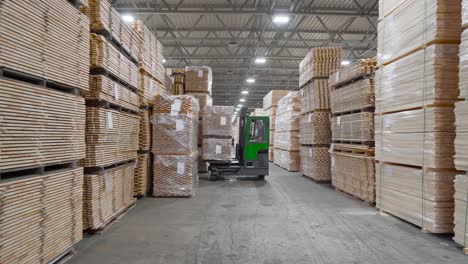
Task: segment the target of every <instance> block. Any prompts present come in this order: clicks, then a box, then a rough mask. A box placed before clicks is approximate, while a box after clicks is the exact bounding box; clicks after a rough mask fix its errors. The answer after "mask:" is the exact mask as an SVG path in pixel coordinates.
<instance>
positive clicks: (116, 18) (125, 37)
mask: <svg viewBox="0 0 468 264" xmlns="http://www.w3.org/2000/svg"><path fill="white" fill-rule="evenodd" d="M89 15H90V20H91V31H92V32H94V33H98V34H110V35H111V36H112V38H113V39H115V41H116V42H117V43H118V44H119V45H120V46H121V47H122V48H123V49H124V50H125V51H126V52H127V53H128V54H129V55H130V56H131V57H132V58H133V59H134V60H135V61H136V60H138V58H139V54H140V49H141V46H142V41H143V39H142V38H141V36H140V35H139V34H137V32H136V30H134V29H133V28H132V26H131V25H128V24H127V23H125V21H124V20H123V18H122V17H121V15H120V14H119V12H117V10H115V9H114V8H113V7H112V6H111V3H110V2H109V1H108V0H89Z"/></svg>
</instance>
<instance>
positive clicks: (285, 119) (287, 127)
mask: <svg viewBox="0 0 468 264" xmlns="http://www.w3.org/2000/svg"><path fill="white" fill-rule="evenodd" d="M300 112H301V98H300V94H299V92H294V91H291V92H289V93H288V94H287V95H286V96H284V97H283V98H281V99H280V100H279V101H278V109H277V114H276V120H275V123H276V129H275V132H274V148H275V152H274V157H273V162H274V163H275V164H276V165H278V166H280V167H282V168H284V169H286V170H288V171H299V169H300V165H301V159H300V157H299V151H300V143H299V117H300ZM270 140H271V139H270Z"/></svg>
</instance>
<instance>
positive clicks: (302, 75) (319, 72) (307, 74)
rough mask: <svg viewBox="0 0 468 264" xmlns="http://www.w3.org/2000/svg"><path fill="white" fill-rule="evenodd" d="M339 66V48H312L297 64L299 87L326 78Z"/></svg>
mask: <svg viewBox="0 0 468 264" xmlns="http://www.w3.org/2000/svg"><path fill="white" fill-rule="evenodd" d="M340 66H341V48H339V47H325V48H313V49H312V50H311V51H310V52H309V53H308V54H307V55H306V56H305V58H304V59H303V60H302V61H301V63H300V64H299V87H302V86H304V84H306V83H308V82H309V81H310V80H312V79H313V78H328V77H329V76H330V75H332V74H333V73H335V72H336V71H337V70H339V69H340Z"/></svg>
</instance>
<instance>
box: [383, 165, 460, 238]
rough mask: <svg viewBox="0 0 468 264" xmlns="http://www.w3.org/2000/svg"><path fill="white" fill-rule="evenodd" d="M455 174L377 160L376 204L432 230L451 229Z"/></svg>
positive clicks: (447, 231) (453, 172) (449, 230)
mask: <svg viewBox="0 0 468 264" xmlns="http://www.w3.org/2000/svg"><path fill="white" fill-rule="evenodd" d="M455 174H456V172H455V171H450V170H434V169H421V168H415V167H408V166H401V165H395V164H386V163H383V164H382V163H377V164H376V190H377V194H376V200H377V207H378V208H380V209H381V210H383V211H385V212H388V213H391V214H393V215H395V216H398V217H400V218H403V219H405V220H406V221H408V222H410V223H413V224H415V225H418V226H421V227H422V228H423V229H425V230H427V231H429V232H431V233H451V232H452V231H453V213H454V202H453V195H454V187H453V180H454V177H455Z"/></svg>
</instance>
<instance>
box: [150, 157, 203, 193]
mask: <svg viewBox="0 0 468 264" xmlns="http://www.w3.org/2000/svg"><path fill="white" fill-rule="evenodd" d="M197 165H198V161H197V153H196V152H194V153H192V154H191V155H155V156H154V181H153V190H154V192H153V195H154V196H157V197H174V196H175V197H190V196H193V195H195V190H196V187H197V185H198V168H197Z"/></svg>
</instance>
